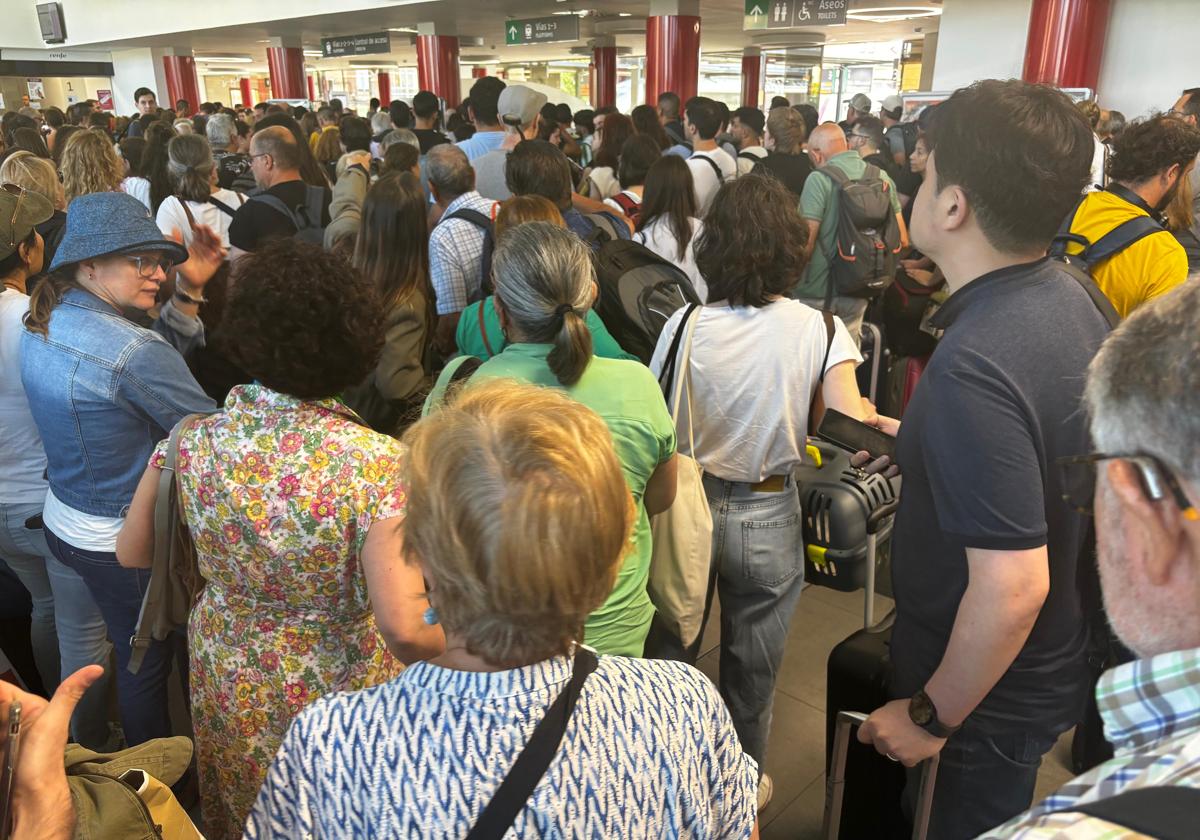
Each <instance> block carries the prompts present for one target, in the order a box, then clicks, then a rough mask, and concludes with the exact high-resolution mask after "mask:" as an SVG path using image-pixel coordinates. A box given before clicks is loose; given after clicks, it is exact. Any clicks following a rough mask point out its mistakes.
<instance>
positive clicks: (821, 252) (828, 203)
mask: <svg viewBox="0 0 1200 840" xmlns="http://www.w3.org/2000/svg"><path fill="white" fill-rule="evenodd" d="M825 166H836V167H837V168H838V169H840V170H842V172H844V173H846V177H847V178H861V177H862V176H863V173H864V172H866V171H867V164H866V161H864V160H863V159H862V157H861V156H860V155H859V154H858V152H855V151H846V152H841V153H839V154H836V155H834V156H833V157H831V158H830V159H829V162H828V163H826V164H825ZM822 168H824V167H822ZM820 172H821V170H820V169H818V170H817V171H816V172H814V173H813V174H811V175H809V176H808V180H807V181H805V182H804V192H803V193H802V194H801V195H800V215H802V216H804V218H805V219H809V220H811V221H814V222H817V221H819V222H820V223H821V228H820V230H819V231H818V232H817V245H816V247H815V248H813V253H812V258H811V259H810V260H809V261H808V267H807V268H805V269H804V278H803V279H802V280H801V281H800V282H799V283H798V284H797V285H796V287H795V288H794V289H793V290H792V293H791V296H792V297H795V298H809V299H812V298H817V299H824V297H825V290H826V289H827V288H828V286H829V257H830V255H831V254H833V252H834V249H835V248H836V247H837V223H838V213H837V201H836V199H835V197H834V195H835V194H834V187H833V181H832V180H830V178H829V177H828V176H825V175H821V174H819V173H820ZM879 175H880V177H882V178H883V180H884V181H885V182H886V183H887V185H888V188H889V189H888V194H889V196H890V198H891V200H892V212H894V213H896V214H899V213H900V197H899V196H898V195H896V185H895V184H893V183H892V179H891V178H890V177H888V174H887V173H886V172H883V171H881V172H880V173H879Z"/></svg>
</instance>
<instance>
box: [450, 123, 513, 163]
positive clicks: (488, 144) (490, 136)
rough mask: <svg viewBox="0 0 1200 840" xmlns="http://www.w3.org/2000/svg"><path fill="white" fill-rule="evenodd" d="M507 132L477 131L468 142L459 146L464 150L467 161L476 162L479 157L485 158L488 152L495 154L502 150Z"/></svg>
mask: <svg viewBox="0 0 1200 840" xmlns="http://www.w3.org/2000/svg"><path fill="white" fill-rule="evenodd" d="M505 134H506V132H504V131H500V130H497V131H476V132H475V133H474V134H472V135H471V136H470V137H468V138H467V139H466V140H463V141H462V142H461V143H459V144H458V148H460V149H462V150H463V154H465V155H466V156H467V160H469V161H470V160H475V158H477V157H483V156H484V155H486V154H487V153H488V152H493V151H495V150H496V149H499V148H500V144H501V143H503V142H504V137H505Z"/></svg>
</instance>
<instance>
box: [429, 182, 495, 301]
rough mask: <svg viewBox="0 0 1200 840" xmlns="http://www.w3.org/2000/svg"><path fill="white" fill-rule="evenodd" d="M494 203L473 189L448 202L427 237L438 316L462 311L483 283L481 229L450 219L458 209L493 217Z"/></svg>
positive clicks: (482, 240)
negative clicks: (438, 220)
mask: <svg viewBox="0 0 1200 840" xmlns="http://www.w3.org/2000/svg"><path fill="white" fill-rule="evenodd" d="M495 206H496V202H494V201H491V200H490V199H486V198H484V197H483V196H481V195H480V194H479V193H477V192H475V191H474V190H472V191H471V192H469V193H463V194H462V195H460V196H459V197H458V198H456V199H454V200H453V201H451V202H450V204H449V205H447V207H446V212H445V213H443V214H442V219H441V221H440V222H438V224H437V227H435V228H434V229H433V231H432V232H431V233H430V234H429V280H430V282H431V283H432V284H433V293H434V296H435V297H436V298H437V313H438V314H439V315H449V314H450V313H452V312H461V311H462V310H463V309H465V308H466V306H467V302H468V301H470V300H471V298H472V297H475V296H476V295H477V294H478V293H479V290H480V287H481V285H482V283H483V275H482V272H483V262H482V261H483V242H484V237H485V235H486V234H485V233H484V230H483V228H481V227H479V225H477V224H475V223H474V222H469V221H467V220H466V219H452V218H450V217H451V216H453V215H454V214H455V213H457V212H458V211H459V210H464V209H465V210H475V211H476V212H479V213H482V214H483V215H485V216H487V217H488V218H489V219H490V218H492V215H493V212H494V210H495Z"/></svg>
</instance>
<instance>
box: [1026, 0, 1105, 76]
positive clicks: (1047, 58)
mask: <svg viewBox="0 0 1200 840" xmlns="http://www.w3.org/2000/svg"><path fill="white" fill-rule="evenodd" d="M1111 7H1112V2H1111V0H1033V11H1032V12H1031V13H1030V16H1029V37H1028V39H1027V40H1026V43H1025V68H1024V71H1023V72H1022V74H1021V77H1022V78H1023V79H1024V80H1025V81H1027V82H1037V83H1040V84H1048V85H1056V86H1058V87H1067V88H1091V89H1092V90H1095V89H1096V83H1097V82H1099V81H1100V60H1101V58H1102V57H1103V54H1104V35H1105V33H1106V32H1107V30H1108V18H1109V12H1110V10H1111Z"/></svg>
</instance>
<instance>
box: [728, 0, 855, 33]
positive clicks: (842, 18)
mask: <svg viewBox="0 0 1200 840" xmlns="http://www.w3.org/2000/svg"><path fill="white" fill-rule="evenodd" d="M848 6H849V0H745V17H744V18H743V21H742V29H744V30H753V29H792V28H794V27H798V26H803V27H809V26H841V25H842V24H844V23H845V22H846V11H847V7H848Z"/></svg>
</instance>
